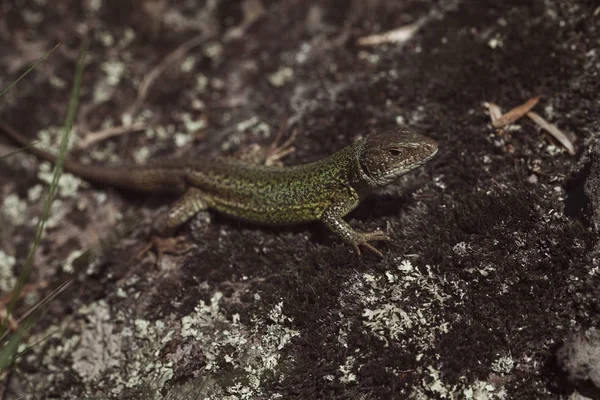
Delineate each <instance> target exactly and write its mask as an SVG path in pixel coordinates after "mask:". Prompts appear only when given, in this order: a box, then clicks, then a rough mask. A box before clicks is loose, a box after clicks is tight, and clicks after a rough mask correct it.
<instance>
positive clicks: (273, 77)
mask: <svg viewBox="0 0 600 400" xmlns="http://www.w3.org/2000/svg"><path fill="white" fill-rule="evenodd" d="M293 78H294V70H293V69H291V68H290V67H282V68H280V69H278V70H277V71H275V72H274V73H272V74H270V75H269V76H268V77H267V79H268V80H269V83H270V84H271V85H273V86H274V87H282V86H283V85H285V84H286V83H288V82H290V81H291V80H292V79H293Z"/></svg>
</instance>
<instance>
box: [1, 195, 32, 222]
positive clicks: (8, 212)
mask: <svg viewBox="0 0 600 400" xmlns="http://www.w3.org/2000/svg"><path fill="white" fill-rule="evenodd" d="M26 210H27V203H26V202H25V201H23V200H21V198H19V196H18V195H17V194H9V195H8V196H6V198H5V199H4V202H3V203H2V214H4V216H5V217H6V218H7V219H8V220H9V222H11V223H12V224H13V225H21V224H23V223H24V222H25V219H26V218H27V215H26V214H25V211H26Z"/></svg>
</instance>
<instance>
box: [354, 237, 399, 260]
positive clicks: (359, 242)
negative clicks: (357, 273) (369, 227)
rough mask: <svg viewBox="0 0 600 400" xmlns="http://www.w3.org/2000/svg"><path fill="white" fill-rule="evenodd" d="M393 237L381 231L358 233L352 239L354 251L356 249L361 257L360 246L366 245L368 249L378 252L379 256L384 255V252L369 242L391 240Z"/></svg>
mask: <svg viewBox="0 0 600 400" xmlns="http://www.w3.org/2000/svg"><path fill="white" fill-rule="evenodd" d="M391 240H392V239H391V238H390V237H389V236H388V235H386V234H383V233H381V232H363V233H358V235H357V236H356V237H355V238H354V240H353V241H352V246H353V247H354V251H356V255H357V256H359V257H360V255H361V253H360V248H359V247H358V246H364V247H365V248H366V249H367V250H370V251H371V252H373V253H375V254H377V255H378V256H379V257H383V254H382V253H381V252H380V251H379V250H377V249H376V248H375V247H373V246H372V245H371V244H369V242H374V241H385V242H390V241H391Z"/></svg>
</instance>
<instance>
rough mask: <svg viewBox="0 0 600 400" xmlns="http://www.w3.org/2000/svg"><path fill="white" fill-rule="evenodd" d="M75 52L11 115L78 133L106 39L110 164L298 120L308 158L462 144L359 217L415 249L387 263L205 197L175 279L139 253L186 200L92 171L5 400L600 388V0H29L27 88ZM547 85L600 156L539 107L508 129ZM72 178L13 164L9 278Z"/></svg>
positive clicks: (52, 260) (99, 129) (10, 43)
mask: <svg viewBox="0 0 600 400" xmlns="http://www.w3.org/2000/svg"><path fill="white" fill-rule="evenodd" d="M390 31H391V32H392V33H387V34H385V33H386V32H390ZM382 34H383V35H382ZM57 43H60V44H61V45H60V46H59V47H58V49H56V50H55V51H54V52H53V53H52V54H50V55H49V56H48V58H47V59H46V61H45V62H43V63H42V64H41V66H40V67H39V68H37V69H36V70H35V71H34V72H33V73H32V74H30V75H29V76H27V77H26V78H25V79H24V80H22V81H21V82H19V83H18V84H17V85H16V86H15V87H14V88H13V89H11V90H10V91H9V92H8V93H7V94H6V95H5V96H3V97H2V98H0V119H1V120H2V121H4V122H6V123H9V124H11V125H12V126H14V127H15V128H17V129H19V130H20V131H22V132H23V133H25V134H26V135H28V136H29V137H31V138H32V139H34V138H36V137H38V138H39V139H40V140H41V142H43V144H48V145H51V146H53V147H54V148H56V146H57V144H58V135H59V133H60V126H61V125H62V124H63V123H64V120H65V117H66V110H67V106H68V100H69V94H70V91H71V86H72V83H73V77H74V73H75V65H76V62H77V58H78V56H79V52H80V49H81V48H82V47H84V46H86V47H87V48H88V56H87V65H86V68H85V72H84V77H83V88H82V93H81V98H80V105H79V108H78V112H77V118H76V129H75V131H74V136H75V139H74V143H73V147H72V149H71V152H70V157H72V158H74V159H77V160H80V161H82V162H92V163H96V164H101V165H105V164H109V163H119V162H137V163H144V162H145V161H147V160H151V159H154V158H160V157H165V156H171V157H178V158H179V157H190V158H194V157H203V156H206V155H207V154H225V155H229V154H231V153H234V152H236V151H239V150H240V149H243V148H246V147H247V146H250V145H252V144H260V145H265V146H267V145H269V144H270V143H271V142H272V141H273V139H274V137H275V135H276V133H277V132H278V130H279V129H280V127H282V126H283V127H285V132H286V133H285V134H286V136H287V135H290V134H291V132H292V131H296V133H297V136H296V140H295V142H294V145H295V148H296V151H295V152H294V153H293V154H291V155H290V156H289V157H287V158H286V159H285V160H284V161H285V164H286V165H293V164H298V163H304V162H310V161H315V160H318V159H320V158H322V157H324V156H326V155H329V154H331V153H333V152H335V151H337V150H339V149H341V148H342V147H344V146H346V145H348V144H350V143H352V142H353V141H354V140H356V139H357V138H359V137H361V136H365V135H368V134H369V133H372V132H374V131H376V130H379V129H386V128H390V127H394V126H396V125H398V124H406V125H410V126H412V127H414V128H416V129H419V130H420V131H422V132H424V133H425V134H426V135H428V136H430V137H432V138H434V139H435V140H436V141H437V142H438V144H439V148H440V151H439V154H438V155H437V156H436V157H435V158H434V159H433V160H432V161H430V162H429V163H427V164H426V165H425V166H423V167H422V168H420V169H418V170H416V171H414V172H412V173H410V174H408V175H406V176H405V177H403V178H402V179H401V180H400V181H399V182H397V183H396V184H393V185H390V186H388V187H386V188H383V189H381V190H379V191H377V192H376V193H375V194H373V195H372V196H371V197H369V198H367V199H366V200H365V201H364V202H363V203H362V204H361V205H360V206H359V207H358V208H357V209H356V210H355V211H354V212H353V213H352V214H350V215H349V217H348V218H347V219H348V221H349V222H350V224H351V225H352V226H353V227H354V228H356V229H358V230H362V231H368V230H375V229H382V230H385V231H386V232H387V233H388V234H389V235H390V236H391V237H392V239H393V240H392V242H390V243H389V244H378V245H377V246H378V248H379V249H380V250H381V251H382V252H383V253H384V257H383V258H379V257H377V256H375V255H372V254H364V255H363V257H361V258H357V257H356V255H354V254H353V253H352V251H351V248H349V247H348V246H345V245H344V244H342V243H340V242H339V241H338V240H336V239H335V238H334V237H333V236H331V235H330V234H329V233H328V232H327V231H326V230H325V228H324V227H323V226H322V225H320V224H318V223H315V224H308V225H301V226H295V227H291V228H289V227H279V228H272V227H260V226H254V225H251V224H244V223H240V222H236V221H232V220H229V219H227V218H224V217H221V216H219V215H216V214H213V213H200V214H199V215H198V216H197V217H195V218H193V220H192V221H191V222H189V223H187V224H186V225H185V226H184V227H183V229H181V231H180V234H181V235H183V236H185V237H186V238H187V239H188V240H189V241H190V242H192V243H194V248H193V249H192V250H191V251H190V252H188V253H186V254H183V255H178V256H165V259H164V260H163V262H162V263H161V265H160V267H158V268H156V267H155V266H154V260H155V258H154V256H153V255H150V254H149V255H147V256H144V257H143V258H141V259H140V260H138V259H137V258H136V253H137V251H138V250H139V249H140V248H141V247H142V246H144V244H145V243H146V240H147V238H148V229H149V226H150V224H151V222H152V220H153V217H154V215H156V212H157V211H158V210H160V209H163V208H165V207H167V206H168V205H169V204H170V203H171V201H172V199H170V198H166V197H163V196H159V195H156V196H146V195H144V196H141V195H139V194H135V193H133V194H132V193H123V192H121V191H118V190H114V189H111V188H106V187H98V186H94V185H90V184H87V183H85V182H83V181H81V180H79V179H77V178H75V177H73V176H70V175H68V174H67V175H65V176H64V177H63V179H62V181H61V186H60V190H59V194H58V197H57V200H56V203H55V205H54V207H53V212H52V215H51V218H50V221H49V223H48V229H47V233H46V235H45V237H44V239H43V240H42V243H41V247H40V249H39V251H38V253H37V255H36V257H35V263H34V270H33V273H32V275H31V277H30V280H29V281H30V283H34V284H38V283H40V282H47V287H45V288H39V289H36V290H34V291H33V293H31V294H30V296H29V297H28V298H27V299H25V300H24V301H22V302H21V303H20V304H19V306H18V307H17V310H16V316H17V317H18V316H19V315H22V313H24V312H25V311H26V310H27V308H28V307H29V306H30V305H31V304H33V303H34V302H35V301H38V300H39V299H40V298H42V297H43V296H46V295H48V294H49V293H51V292H52V290H53V289H55V288H56V287H58V286H59V285H60V284H62V283H64V282H68V284H67V286H66V287H65V288H64V290H62V291H61V292H60V293H59V294H58V296H56V298H54V299H53V300H52V301H51V302H50V304H49V305H48V307H47V308H46V309H45V311H44V312H43V314H42V315H41V317H40V319H39V321H38V322H37V324H36V325H35V326H34V328H33V329H32V332H31V334H30V335H29V336H28V338H27V344H28V345H34V344H35V345H34V346H33V347H32V348H31V349H30V350H28V351H27V352H26V353H25V354H23V355H21V356H20V357H19V359H18V360H17V362H16V363H15V365H14V367H13V368H11V369H10V370H8V371H7V372H5V373H4V374H3V375H2V376H3V378H2V379H3V380H2V382H3V384H2V388H1V393H2V395H3V397H2V398H4V399H17V398H26V399H82V398H86V399H105V398H119V399H150V398H155V399H163V398H164V399H227V400H234V399H240V400H241V399H365V400H367V399H450V398H452V399H557V398H559V399H576V398H579V399H581V398H585V397H587V398H600V333H599V331H598V328H600V298H599V296H598V293H599V289H600V265H599V264H600V262H599V260H600V247H599V246H598V240H597V237H598V233H597V230H596V227H598V226H600V212H598V211H597V210H600V161H598V160H600V154H598V153H595V152H594V148H595V146H596V145H597V144H598V142H599V141H600V100H599V98H600V97H599V96H598V93H599V92H600V5H599V4H598V3H597V2H596V1H592V0H589V1H584V0H579V1H577V0H565V1H552V0H531V1H518V0H509V1H503V2H499V1H495V0H494V1H491V0H483V1H482V0H406V1H389V0H379V1H378V0H371V1H358V0H350V1H339V0H324V1H319V2H317V1H301V0H281V1H270V0H244V1H226V0H206V1H183V0H181V1H173V0H172V1H168V0H140V1H137V2H123V1H116V0H84V1H71V0H53V1H51V2H50V1H48V0H23V1H18V0H5V1H2V2H1V3H0V87H1V88H4V87H6V86H8V85H9V84H10V83H11V82H12V81H14V80H15V79H16V78H17V77H18V76H19V75H20V74H21V73H23V72H24V71H25V70H26V69H27V68H28V67H29V66H31V65H32V64H33V63H34V62H35V60H37V59H38V58H39V57H41V56H43V55H44V53H46V52H47V51H48V50H50V49H51V48H52V47H54V46H55V45H56V44H57ZM535 96H540V101H539V103H538V104H537V106H536V107H535V108H534V111H535V112H537V113H538V114H540V115H541V116H543V117H544V118H545V119H546V120H548V121H549V122H551V123H553V124H554V125H556V126H557V127H558V128H559V129H560V130H562V131H563V132H565V133H566V135H567V137H568V138H570V139H571V140H572V141H573V143H574V153H575V154H570V153H569V152H568V151H567V149H566V148H565V147H564V146H563V145H561V143H559V142H558V141H556V140H555V139H553V138H552V137H550V136H549V135H548V134H547V133H546V132H545V131H543V130H542V129H540V127H539V126H537V125H536V124H535V123H534V122H532V121H531V120H530V119H529V118H526V117H523V118H521V119H519V120H518V121H516V122H515V123H514V124H512V125H510V126H508V127H505V128H502V129H497V128H494V127H493V126H492V124H491V120H490V115H489V114H488V110H487V108H486V107H485V105H484V103H486V102H492V103H495V104H497V105H499V106H500V107H501V108H502V110H503V111H508V110H509V109H511V108H512V107H514V106H517V105H519V104H521V103H523V102H525V101H526V100H528V99H530V98H532V97H535ZM131 124H134V127H135V128H136V129H137V130H135V131H132V130H131V129H120V130H119V129H117V130H116V131H115V130H112V132H113V133H114V132H116V134H115V135H114V136H112V137H108V138H104V137H102V136H99V135H98V134H99V133H100V134H102V133H106V132H107V129H108V128H111V127H117V128H118V127H123V126H130V125H131ZM108 132H109V133H110V132H111V131H110V130H108ZM12 149H13V147H12V146H11V143H10V141H8V140H4V139H0V155H1V154H5V153H8V152H9V151H10V150H12ZM594 154H596V155H594ZM594 157H596V158H594ZM593 159H595V160H596V162H595V163H593V162H591V161H592V160H593ZM49 171H50V168H49V166H48V165H46V164H42V165H40V163H39V162H38V160H36V159H35V157H32V156H29V155H26V154H16V155H13V156H11V157H8V158H6V159H3V160H1V161H0V183H1V185H0V204H1V205H2V207H1V209H0V227H1V229H0V290H1V291H3V292H5V293H6V292H7V291H9V290H10V289H11V288H12V286H13V285H14V282H15V277H16V276H18V272H19V266H20V265H22V262H23V261H24V260H25V258H26V256H27V252H28V250H29V248H30V246H31V243H32V241H33V237H34V235H35V224H36V222H37V220H38V218H39V215H40V214H41V210H42V203H43V201H42V197H41V195H42V193H43V190H44V189H45V188H46V187H47V185H48V181H49V176H50V172H49ZM131 215H137V216H138V218H140V220H139V223H137V224H136V225H135V227H134V228H133V232H131V233H129V234H127V235H125V236H124V237H119V238H118V239H117V240H113V241H109V242H108V244H104V245H102V246H100V245H99V241H100V240H101V239H105V238H106V237H110V236H111V235H113V234H114V232H115V230H116V229H117V227H118V226H119V224H120V222H119V221H123V220H127V218H128V217H129V216H131ZM209 220H210V223H208V222H209ZM99 247H100V248H101V250H100V251H99V252H97V253H98V254H99V256H98V258H96V259H95V260H94V261H93V262H88V260H89V258H88V257H86V254H87V253H84V252H85V251H86V250H88V249H91V248H92V249H98V248H99ZM82 254H83V256H82ZM24 349H25V347H23V350H24ZM582 396H585V397H582Z"/></svg>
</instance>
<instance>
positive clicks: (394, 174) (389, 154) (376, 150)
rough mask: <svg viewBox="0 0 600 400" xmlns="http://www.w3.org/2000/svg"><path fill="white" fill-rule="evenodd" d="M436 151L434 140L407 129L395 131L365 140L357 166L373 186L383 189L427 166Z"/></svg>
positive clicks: (376, 134)
mask: <svg viewBox="0 0 600 400" xmlns="http://www.w3.org/2000/svg"><path fill="white" fill-rule="evenodd" d="M437 151H438V146H437V143H436V142H435V141H434V140H433V139H430V138H428V137H427V136H423V135H421V134H420V133H416V132H415V131H413V130H411V129H409V128H397V129H394V130H389V131H384V132H379V133H374V134H371V135H369V136H367V137H366V138H365V139H364V144H363V148H362V151H361V153H360V154H359V162H360V166H361V168H362V170H363V172H364V173H365V174H366V175H367V177H368V178H369V180H371V181H372V182H373V184H375V186H385V185H387V184H389V183H392V182H393V181H395V180H396V179H398V178H399V177H400V176H402V175H404V174H405V173H407V172H409V171H411V170H413V169H415V168H417V167H419V166H421V165H423V164H424V163H426V162H427V161H428V160H430V159H431V158H432V157H433V156H435V154H436V153H437Z"/></svg>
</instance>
